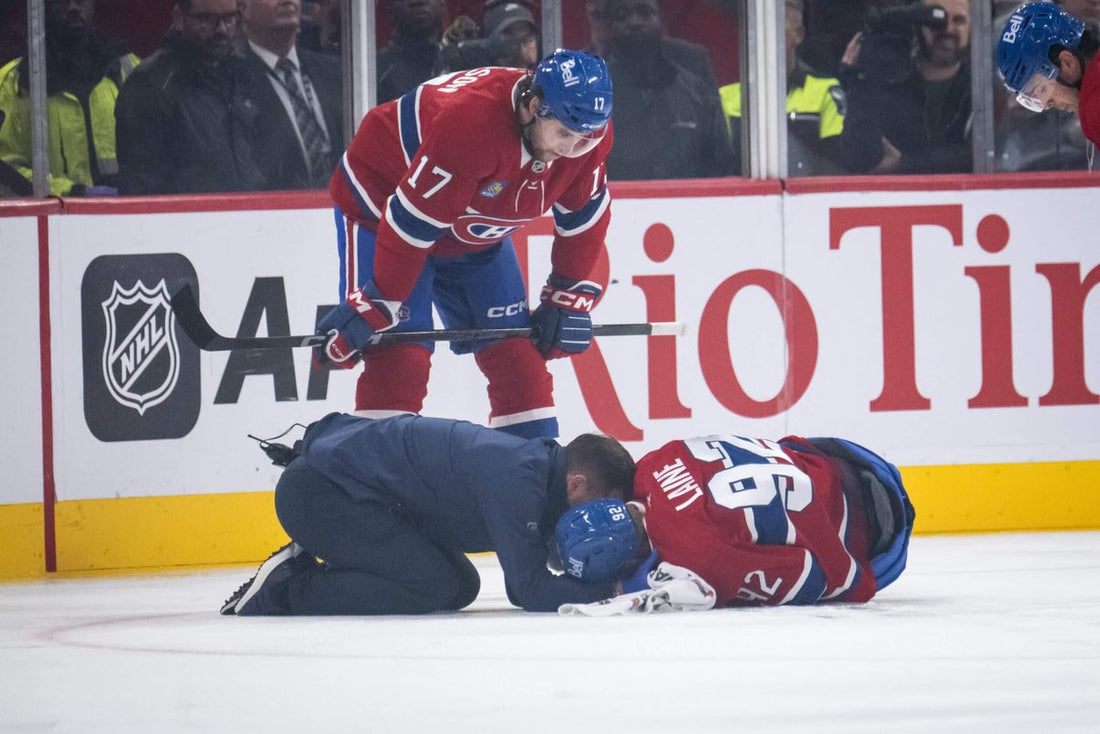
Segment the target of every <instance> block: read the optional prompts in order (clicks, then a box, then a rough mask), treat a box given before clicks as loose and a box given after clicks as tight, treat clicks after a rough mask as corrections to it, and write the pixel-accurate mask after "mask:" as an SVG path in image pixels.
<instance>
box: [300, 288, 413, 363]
mask: <svg viewBox="0 0 1100 734" xmlns="http://www.w3.org/2000/svg"><path fill="white" fill-rule="evenodd" d="M400 308H401V302H400V301H384V300H382V299H381V298H371V297H370V296H368V295H366V294H365V293H364V292H363V289H362V288H357V289H355V290H354V291H352V292H351V293H350V294H349V295H348V297H347V298H346V299H345V300H344V302H343V303H341V304H339V305H338V306H336V308H334V309H332V310H331V311H329V312H328V313H327V314H326V315H325V317H324V318H323V319H321V321H320V323H319V324H317V334H324V335H325V336H326V339H325V341H324V343H323V344H320V345H318V346H316V347H314V348H313V364H314V365H316V366H317V367H322V368H325V369H331V368H334V367H335V368H340V369H349V368H351V367H354V366H355V364H356V363H357V362H358V361H359V350H360V349H362V348H363V347H365V346H366V345H367V344H369V343H370V340H371V337H373V336H374V335H375V334H377V333H378V332H380V331H386V330H387V329H392V328H393V327H394V326H396V325H397V323H398V321H399V318H398V312H399V311H400Z"/></svg>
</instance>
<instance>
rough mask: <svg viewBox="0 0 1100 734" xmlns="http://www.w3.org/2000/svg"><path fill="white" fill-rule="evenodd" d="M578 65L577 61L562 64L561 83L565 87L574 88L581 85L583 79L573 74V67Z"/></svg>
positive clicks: (571, 60)
mask: <svg viewBox="0 0 1100 734" xmlns="http://www.w3.org/2000/svg"><path fill="white" fill-rule="evenodd" d="M576 65H577V61H576V59H569V60H567V61H563V62H561V83H562V86H564V87H572V86H575V85H577V84H580V83H581V79H580V77H578V76H575V75H574V74H573V67H574V66H576Z"/></svg>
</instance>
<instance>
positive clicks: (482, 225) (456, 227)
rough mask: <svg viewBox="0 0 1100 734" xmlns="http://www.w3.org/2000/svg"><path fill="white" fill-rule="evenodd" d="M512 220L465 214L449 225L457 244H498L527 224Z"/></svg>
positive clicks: (524, 221)
mask: <svg viewBox="0 0 1100 734" xmlns="http://www.w3.org/2000/svg"><path fill="white" fill-rule="evenodd" d="M527 221H528V220H526V219H525V220H523V221H521V222H517V221H516V220H514V219H497V218H496V217H487V216H485V215H484V214H478V213H476V212H475V213H473V214H465V215H463V216H461V217H459V218H458V219H457V220H455V223H454V224H453V225H451V233H452V235H453V236H454V238H455V239H457V240H458V241H459V242H465V243H466V244H467V245H485V244H488V243H491V242H498V241H499V240H502V239H504V238H505V237H507V236H508V235H510V234H512V233H513V232H515V231H516V230H517V229H519V228H520V227H522V226H523V225H524V224H526V223H527Z"/></svg>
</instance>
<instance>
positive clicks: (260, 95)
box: [243, 0, 344, 189]
mask: <svg viewBox="0 0 1100 734" xmlns="http://www.w3.org/2000/svg"><path fill="white" fill-rule="evenodd" d="M243 12H244V16H243V17H244V31H245V36H246V38H247V39H248V47H247V49H246V50H245V55H246V59H247V61H248V65H249V67H250V68H251V69H252V71H253V72H254V74H255V76H256V85H255V97H256V105H257V107H258V108H259V109H260V113H261V114H260V116H259V119H258V121H257V125H256V137H257V141H256V145H255V147H256V152H257V158H258V163H259V165H260V167H261V168H262V169H263V171H264V174H265V175H266V177H267V179H268V187H269V188H272V189H319V188H325V187H326V186H328V180H329V177H330V176H331V175H332V170H333V167H334V165H335V162H336V157H337V156H338V155H339V153H340V151H342V150H343V149H344V134H343V131H344V124H343V105H342V92H341V85H340V66H339V59H337V58H334V57H332V56H327V55H324V54H319V53H316V52H313V51H310V50H308V49H305V48H301V47H300V46H298V45H297V40H298V35H299V32H300V30H301V26H302V3H301V0H245V2H244V4H243Z"/></svg>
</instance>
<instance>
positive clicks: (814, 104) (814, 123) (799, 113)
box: [718, 0, 847, 176]
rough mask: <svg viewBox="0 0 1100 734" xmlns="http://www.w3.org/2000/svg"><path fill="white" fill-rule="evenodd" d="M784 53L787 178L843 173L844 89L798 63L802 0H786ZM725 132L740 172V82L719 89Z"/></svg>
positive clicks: (803, 35)
mask: <svg viewBox="0 0 1100 734" xmlns="http://www.w3.org/2000/svg"><path fill="white" fill-rule="evenodd" d="M784 30H785V38H786V52H787V171H788V174H787V175H789V176H824V175H841V174H844V173H846V172H847V171H846V169H845V168H844V167H843V165H842V163H841V161H842V160H843V150H842V148H841V136H840V134H841V132H842V131H843V130H844V109H845V106H846V105H845V100H844V90H843V89H842V88H841V86H840V82H839V81H837V80H836V79H829V78H822V77H818V76H814V75H813V74H810V73H809V71H808V70H807V69H806V67H805V66H804V65H802V64H801V63H800V62H799V57H798V49H799V47H800V44H801V43H802V40H803V38H805V26H804V25H803V21H802V0H787V3H786V13H785V15H784ZM718 91H719V93H720V94H721V96H722V109H723V110H724V112H725V114H726V121H727V122H728V124H729V128H730V138H731V139H732V140H733V152H734V156H735V159H736V160H737V163H736V167H737V169H738V170H740V169H741V161H740V155H741V146H740V145H739V144H738V142H739V141H740V140H741V84H740V82H737V83H734V84H727V85H726V86H724V87H722V88H721V89H719V90H718Z"/></svg>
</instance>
